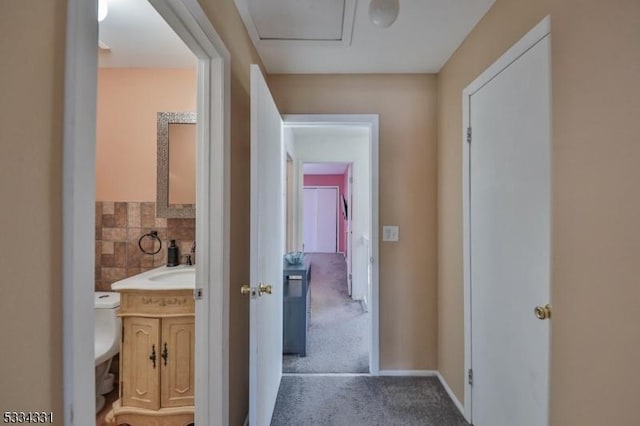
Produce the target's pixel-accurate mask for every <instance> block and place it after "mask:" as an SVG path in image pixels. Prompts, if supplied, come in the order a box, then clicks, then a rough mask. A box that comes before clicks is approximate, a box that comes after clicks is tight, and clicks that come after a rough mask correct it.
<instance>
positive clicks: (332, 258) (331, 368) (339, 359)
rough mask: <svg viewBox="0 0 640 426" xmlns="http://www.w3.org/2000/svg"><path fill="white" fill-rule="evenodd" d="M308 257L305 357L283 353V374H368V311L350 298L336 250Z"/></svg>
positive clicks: (340, 258) (344, 274)
mask: <svg viewBox="0 0 640 426" xmlns="http://www.w3.org/2000/svg"><path fill="white" fill-rule="evenodd" d="M305 256H310V258H311V290H310V291H311V321H310V327H309V334H308V339H307V356H306V357H299V356H298V355H284V356H283V361H282V370H283V372H284V373H368V372H369V330H368V328H369V314H368V313H366V312H364V310H363V309H362V306H361V304H360V302H357V301H354V300H352V299H351V298H350V297H349V294H348V289H347V265H346V262H345V260H344V256H343V255H341V254H339V253H335V254H333V253H329V254H325V253H313V254H306V255H305Z"/></svg>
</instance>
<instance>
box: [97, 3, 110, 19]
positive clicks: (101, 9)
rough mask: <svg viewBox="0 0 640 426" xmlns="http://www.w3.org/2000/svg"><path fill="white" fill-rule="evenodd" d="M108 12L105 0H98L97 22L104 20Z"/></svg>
mask: <svg viewBox="0 0 640 426" xmlns="http://www.w3.org/2000/svg"><path fill="white" fill-rule="evenodd" d="M107 13H109V7H108V6H107V0H98V22H102V21H104V18H106V17H107Z"/></svg>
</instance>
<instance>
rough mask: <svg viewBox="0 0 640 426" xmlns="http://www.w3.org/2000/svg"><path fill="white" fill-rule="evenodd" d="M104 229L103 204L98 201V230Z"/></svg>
mask: <svg viewBox="0 0 640 426" xmlns="http://www.w3.org/2000/svg"><path fill="white" fill-rule="evenodd" d="M100 228H102V203H101V202H100V201H96V229H100Z"/></svg>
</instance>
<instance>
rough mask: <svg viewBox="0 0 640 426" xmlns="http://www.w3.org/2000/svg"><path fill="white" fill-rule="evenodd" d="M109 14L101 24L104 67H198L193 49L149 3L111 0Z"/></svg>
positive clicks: (100, 56) (99, 62)
mask: <svg viewBox="0 0 640 426" xmlns="http://www.w3.org/2000/svg"><path fill="white" fill-rule="evenodd" d="M108 5H109V6H108V7H109V13H108V14H107V17H106V19H105V20H104V21H102V22H100V24H99V27H100V41H101V42H103V43H105V44H106V45H107V46H109V47H110V48H111V50H109V51H104V50H100V51H99V54H98V64H99V66H100V67H103V68H121V67H125V68H127V67H128V68H194V67H195V66H196V56H195V55H194V54H193V53H192V52H191V50H189V48H188V47H187V46H186V45H185V44H184V42H183V41H182V40H181V39H180V38H179V37H178V35H177V34H176V33H175V32H174V31H173V30H172V29H171V27H169V25H168V24H167V23H166V22H165V20H164V19H163V18H162V17H161V16H160V15H159V14H158V12H156V10H155V9H154V8H153V6H151V4H150V3H149V1H148V0H108Z"/></svg>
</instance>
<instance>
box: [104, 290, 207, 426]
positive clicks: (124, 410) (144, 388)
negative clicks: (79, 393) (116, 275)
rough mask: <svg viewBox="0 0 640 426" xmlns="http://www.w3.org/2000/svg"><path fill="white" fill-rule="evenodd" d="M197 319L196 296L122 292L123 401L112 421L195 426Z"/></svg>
mask: <svg viewBox="0 0 640 426" xmlns="http://www.w3.org/2000/svg"><path fill="white" fill-rule="evenodd" d="M194 313H195V309H194V300H193V293H192V291H191V290H167V291H157V290H153V291H137V290H127V291H122V292H121V296H120V310H119V311H118V315H119V316H120V317H121V318H122V344H121V350H120V399H119V400H118V401H116V402H114V404H113V409H112V411H111V413H110V415H109V416H108V417H107V421H110V422H111V423H112V424H115V425H120V424H131V425H133V426H137V425H153V426H164V425H167V426H169V425H171V426H186V425H189V424H192V423H193V421H194V420H193V417H194V407H193V405H194V399H193V393H194V375H193V371H194V349H195V346H194V340H195V330H194Z"/></svg>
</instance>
